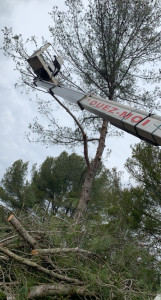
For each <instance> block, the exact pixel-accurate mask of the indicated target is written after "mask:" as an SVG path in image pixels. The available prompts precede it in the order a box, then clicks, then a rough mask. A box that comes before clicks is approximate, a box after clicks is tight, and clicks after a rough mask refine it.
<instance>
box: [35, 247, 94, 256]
mask: <svg viewBox="0 0 161 300" xmlns="http://www.w3.org/2000/svg"><path fill="white" fill-rule="evenodd" d="M60 253H83V254H86V255H96V254H94V253H92V252H91V251H88V250H84V249H80V248H78V247H76V248H54V249H52V248H50V249H34V250H32V251H31V254H32V255H40V254H60Z"/></svg>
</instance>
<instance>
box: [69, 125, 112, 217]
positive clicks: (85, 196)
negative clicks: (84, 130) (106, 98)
mask: <svg viewBox="0 0 161 300" xmlns="http://www.w3.org/2000/svg"><path fill="white" fill-rule="evenodd" d="M107 126H108V121H107V120H103V124H102V128H101V132H100V139H99V143H98V147H97V152H96V155H95V158H94V160H93V161H92V162H91V164H90V165H89V167H88V169H87V175H86V177H85V180H84V183H83V186H82V193H81V196H80V199H79V203H78V206H77V209H76V211H75V214H74V219H75V221H76V222H80V221H82V220H83V214H84V212H85V210H86V208H87V205H88V202H89V201H90V194H91V189H92V184H93V180H94V178H95V175H96V172H97V170H98V168H99V166H100V163H101V159H102V154H103V151H104V148H105V139H106V135H107Z"/></svg>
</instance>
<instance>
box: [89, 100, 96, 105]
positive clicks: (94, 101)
mask: <svg viewBox="0 0 161 300" xmlns="http://www.w3.org/2000/svg"><path fill="white" fill-rule="evenodd" d="M89 104H90V105H93V106H94V105H96V104H97V101H96V100H93V101H91V102H90V103H89Z"/></svg>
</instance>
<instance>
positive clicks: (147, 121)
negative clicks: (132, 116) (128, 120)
mask: <svg viewBox="0 0 161 300" xmlns="http://www.w3.org/2000/svg"><path fill="white" fill-rule="evenodd" d="M150 121H151V120H146V121H145V122H143V123H141V125H142V126H145V125H146V124H148V123H149V122H150Z"/></svg>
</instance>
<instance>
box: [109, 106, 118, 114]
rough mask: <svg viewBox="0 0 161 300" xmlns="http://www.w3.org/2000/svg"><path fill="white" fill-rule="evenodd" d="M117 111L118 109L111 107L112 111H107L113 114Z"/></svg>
mask: <svg viewBox="0 0 161 300" xmlns="http://www.w3.org/2000/svg"><path fill="white" fill-rule="evenodd" d="M116 110H118V108H116V107H112V109H110V110H108V112H109V113H111V114H113V113H114V111H116Z"/></svg>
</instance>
